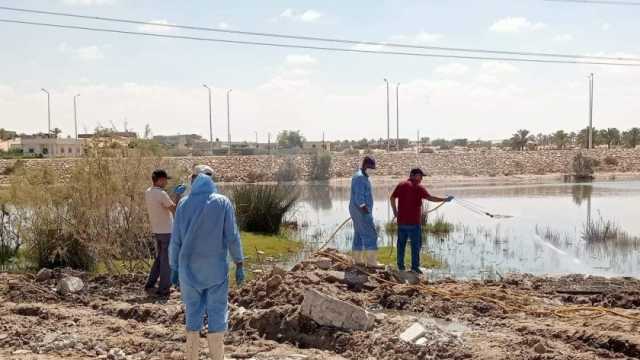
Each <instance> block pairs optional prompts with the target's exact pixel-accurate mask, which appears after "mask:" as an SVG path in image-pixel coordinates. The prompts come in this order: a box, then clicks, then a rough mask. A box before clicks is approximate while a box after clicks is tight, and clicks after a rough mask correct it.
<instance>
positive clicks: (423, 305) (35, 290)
mask: <svg viewBox="0 0 640 360" xmlns="http://www.w3.org/2000/svg"><path fill="white" fill-rule="evenodd" d="M350 261H351V260H350V259H349V258H348V257H347V256H345V255H341V254H339V253H338V252H336V251H334V250H329V251H327V252H325V253H323V254H321V255H318V256H312V257H311V258H310V259H307V260H305V261H302V262H301V263H299V264H297V265H296V266H294V267H293V268H292V269H291V270H288V271H287V270H284V269H282V268H278V267H274V268H272V269H271V270H267V271H265V272H263V273H261V274H259V275H258V276H257V277H256V278H254V279H253V280H251V281H249V282H248V283H246V284H245V285H244V286H242V287H241V288H239V289H233V290H232V291H231V292H230V314H229V331H228V333H227V336H226V337H225V343H226V349H227V354H228V357H229V358H233V359H263V360H272V359H273V360H275V359H309V360H313V359H323V360H326V359H329V360H343V359H358V360H373V359H398V360H399V359H403V360H404V359H600V358H611V359H616V358H633V357H640V335H639V334H640V323H638V322H634V321H631V320H628V319H623V318H620V317H614V316H610V315H605V316H600V317H580V316H576V317H571V316H570V317H558V316H553V315H551V314H546V315H537V316H536V315H534V314H530V313H525V312H518V311H510V310H509V309H508V308H504V307H501V306H498V305H497V304H496V303H494V302H492V301H488V300H483V299H495V300H496V301H502V302H504V303H505V304H506V303H508V304H511V305H513V306H515V305H518V306H530V307H536V306H539V307H541V308H543V307H549V306H560V305H563V304H565V305H570V306H573V305H575V304H599V305H603V306H611V307H612V309H614V310H615V311H618V312H621V313H625V312H626V313H628V314H635V316H637V314H638V313H639V310H640V309H639V306H638V294H639V293H640V281H638V280H637V279H629V278H620V279H604V278H598V277H585V276H579V275H569V276H565V277H559V278H545V277H535V276H530V275H526V274H506V275H505V277H504V278H503V279H502V280H500V281H484V282H482V281H464V282H458V281H454V280H446V281H440V282H438V283H431V284H426V282H425V280H424V279H422V278H420V277H418V276H410V275H408V274H404V273H398V272H397V271H394V270H392V269H376V270H373V269H371V270H366V272H364V271H363V270H364V269H361V268H358V267H354V266H352V265H350ZM412 283H418V284H419V285H420V288H418V287H416V286H411V285H410V284H412ZM81 285H82V286H81ZM143 285H144V276H142V275H120V276H108V275H91V274H85V273H80V272H76V271H72V270H68V269H62V270H61V269H56V270H46V269H43V270H41V271H39V272H38V273H37V274H34V275H30V274H6V273H0V358H2V359H11V360H17V359H24V358H27V357H28V356H29V355H34V356H35V355H38V356H41V357H34V358H38V359H63V358H78V359H82V358H97V359H121V360H143V359H154V360H162V359H181V358H182V356H183V348H184V341H185V337H184V326H183V323H184V311H183V308H182V305H181V302H180V298H179V293H178V292H173V293H172V294H171V296H170V297H169V299H166V300H159V299H154V298H150V297H148V295H146V294H145V292H144V291H143V288H142V287H143ZM426 286H428V288H429V289H434V291H426V290H425V287H426ZM443 294H448V295H446V296H445V295H443ZM464 294H474V295H473V296H464ZM202 342H203V349H205V348H206V347H205V346H204V342H205V339H204V333H203V338H202ZM203 352H204V351H203Z"/></svg>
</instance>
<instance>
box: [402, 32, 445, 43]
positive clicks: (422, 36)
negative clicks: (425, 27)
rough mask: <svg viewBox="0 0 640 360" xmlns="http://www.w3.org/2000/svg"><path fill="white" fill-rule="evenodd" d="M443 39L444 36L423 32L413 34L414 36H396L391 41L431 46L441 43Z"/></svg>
mask: <svg viewBox="0 0 640 360" xmlns="http://www.w3.org/2000/svg"><path fill="white" fill-rule="evenodd" d="M442 37H443V35H442V34H436V33H429V32H426V31H421V32H419V33H417V34H412V35H395V36H392V37H391V40H393V41H403V42H410V43H417V44H431V43H435V42H438V41H440V40H441V39H442Z"/></svg>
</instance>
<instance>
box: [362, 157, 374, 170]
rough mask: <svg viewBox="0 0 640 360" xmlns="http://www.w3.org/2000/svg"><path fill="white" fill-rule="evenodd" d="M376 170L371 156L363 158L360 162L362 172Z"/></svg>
mask: <svg viewBox="0 0 640 360" xmlns="http://www.w3.org/2000/svg"><path fill="white" fill-rule="evenodd" d="M375 168H376V160H375V159H374V158H373V157H371V156H365V157H364V159H363V160H362V170H367V169H373V170H375Z"/></svg>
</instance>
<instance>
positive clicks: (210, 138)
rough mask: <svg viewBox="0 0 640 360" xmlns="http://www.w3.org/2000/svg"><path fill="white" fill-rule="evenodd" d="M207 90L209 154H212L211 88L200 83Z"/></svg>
mask: <svg viewBox="0 0 640 360" xmlns="http://www.w3.org/2000/svg"><path fill="white" fill-rule="evenodd" d="M202 86H204V87H205V88H207V90H208V91H209V155H213V109H212V108H211V88H210V87H209V86H207V84H202Z"/></svg>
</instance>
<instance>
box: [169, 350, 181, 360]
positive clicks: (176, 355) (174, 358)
mask: <svg viewBox="0 0 640 360" xmlns="http://www.w3.org/2000/svg"><path fill="white" fill-rule="evenodd" d="M169 359H171V360H182V359H184V356H183V355H182V353H181V352H178V351H174V352H172V353H171V354H170V355H169Z"/></svg>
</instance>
